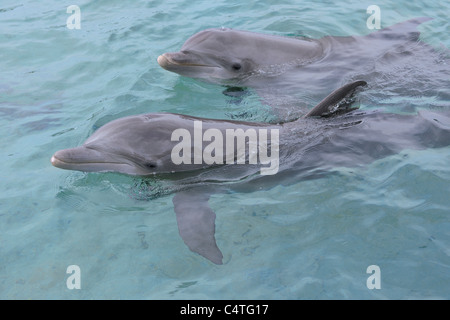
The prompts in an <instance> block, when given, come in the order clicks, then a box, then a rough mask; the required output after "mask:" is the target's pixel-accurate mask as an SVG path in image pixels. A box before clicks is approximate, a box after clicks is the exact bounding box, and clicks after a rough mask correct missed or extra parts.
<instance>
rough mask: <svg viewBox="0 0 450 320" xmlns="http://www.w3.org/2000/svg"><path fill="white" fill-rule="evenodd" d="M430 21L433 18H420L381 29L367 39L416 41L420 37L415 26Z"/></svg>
mask: <svg viewBox="0 0 450 320" xmlns="http://www.w3.org/2000/svg"><path fill="white" fill-rule="evenodd" d="M430 20H433V18H429V17H420V18H414V19H410V20H407V21H403V22H400V23H397V24H394V25H392V26H390V27H387V28H383V29H381V30H380V31H378V32H374V33H371V34H369V35H368V36H367V37H369V38H370V37H378V36H380V35H381V36H383V37H384V38H389V39H391V40H410V41H417V40H418V39H419V36H420V32H419V31H418V30H417V26H419V25H420V24H422V23H424V22H427V21H430Z"/></svg>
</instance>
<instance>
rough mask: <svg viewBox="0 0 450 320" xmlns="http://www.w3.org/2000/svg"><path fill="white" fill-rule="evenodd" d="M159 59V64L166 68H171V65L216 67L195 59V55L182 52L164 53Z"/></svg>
mask: <svg viewBox="0 0 450 320" xmlns="http://www.w3.org/2000/svg"><path fill="white" fill-rule="evenodd" d="M157 61H158V64H159V65H160V66H161V67H162V68H164V69H170V68H171V67H207V68H214V67H216V66H212V65H208V64H205V63H201V62H199V61H195V59H194V58H193V57H190V56H189V55H187V54H185V53H182V52H173V53H170V52H168V53H164V54H162V55H160V56H159V57H158V59H157Z"/></svg>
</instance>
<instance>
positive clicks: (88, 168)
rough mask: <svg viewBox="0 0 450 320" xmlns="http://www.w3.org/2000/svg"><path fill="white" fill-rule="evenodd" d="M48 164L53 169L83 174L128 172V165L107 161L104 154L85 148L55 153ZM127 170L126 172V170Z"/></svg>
mask: <svg viewBox="0 0 450 320" xmlns="http://www.w3.org/2000/svg"><path fill="white" fill-rule="evenodd" d="M50 162H51V163H52V165H53V166H54V167H57V168H60V169H66V170H77V171H85V172H111V171H119V172H128V171H130V169H129V168H130V165H129V164H127V163H125V162H118V161H114V160H112V159H108V157H107V156H105V154H104V153H102V152H99V151H97V150H94V149H89V148H86V147H83V146H81V147H76V148H72V149H64V150H59V151H57V152H56V153H55V154H54V155H53V156H52V158H51V159H50ZM127 169H128V170H127Z"/></svg>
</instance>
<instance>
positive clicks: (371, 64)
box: [157, 18, 450, 119]
mask: <svg viewBox="0 0 450 320" xmlns="http://www.w3.org/2000/svg"><path fill="white" fill-rule="evenodd" d="M428 20H430V19H429V18H417V19H412V20H409V21H405V22H402V23H398V24H396V25H393V26H391V27H389V28H385V29H382V30H380V31H376V32H372V33H370V34H369V35H367V36H346V37H344V36H341V37H334V36H325V37H323V38H320V39H309V38H299V37H284V36H276V35H267V34H260V33H255V32H249V31H241V30H234V29H227V28H221V29H207V30H204V31H201V32H199V33H197V34H195V35H193V36H192V37H190V38H189V39H188V40H187V41H186V42H185V43H184V44H183V46H182V47H181V50H180V51H179V52H168V53H164V54H162V55H160V56H159V57H158V59H157V60H158V63H159V65H160V66H161V67H162V68H164V69H166V70H168V71H172V72H175V73H178V74H180V75H183V76H186V77H191V78H196V79H200V80H203V81H206V82H211V83H216V84H221V85H226V86H238V87H249V88H252V89H255V90H256V91H257V93H258V95H260V96H261V97H262V98H263V100H264V102H265V103H266V104H268V105H270V106H271V107H272V108H273V109H275V110H277V111H278V113H280V114H283V113H285V110H284V109H288V107H289V106H295V108H296V110H295V111H294V112H297V111H299V110H301V109H299V108H298V107H299V104H298V101H299V96H298V94H299V92H300V93H301V94H302V95H303V96H302V97H301V100H302V101H305V100H307V99H312V100H316V99H318V98H319V97H323V96H324V95H325V94H326V93H328V92H330V91H331V90H333V88H335V86H336V83H346V82H350V81H352V79H361V80H365V81H366V82H369V83H371V87H372V89H374V92H376V93H374V95H375V94H376V95H380V96H381V97H382V98H386V97H391V96H398V95H405V94H407V95H408V96H418V95H420V96H433V97H435V96H440V98H439V99H442V100H443V101H446V100H447V99H445V97H442V95H443V94H446V95H449V94H450V93H448V88H449V87H450V63H449V61H448V57H445V54H444V53H439V52H437V51H436V50H434V49H433V48H431V47H430V46H428V45H426V44H425V43H424V42H422V41H419V35H420V33H419V32H418V31H417V26H418V25H419V24H421V23H423V22H426V21H428ZM379 79H383V81H380V80H379ZM416 88H421V90H420V93H419V92H417V89H416ZM408 91H410V92H408ZM446 92H447V93H446ZM409 93H411V94H409ZM379 98H380V97H373V99H374V101H377V102H379V101H380V99H379ZM302 107H306V105H304V106H302ZM283 110H284V111H283ZM301 111H302V112H301V113H300V114H304V113H306V110H301ZM281 119H286V117H284V116H282V117H281Z"/></svg>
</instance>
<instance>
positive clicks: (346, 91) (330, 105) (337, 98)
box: [305, 81, 367, 118]
mask: <svg viewBox="0 0 450 320" xmlns="http://www.w3.org/2000/svg"><path fill="white" fill-rule="evenodd" d="M365 85H367V82H365V81H355V82H352V83H348V84H346V85H345V86H343V87H340V88H339V89H336V90H335V91H333V92H332V93H330V94H329V95H328V96H327V97H326V98H325V99H323V100H322V101H320V102H319V104H318V105H316V106H315V107H314V108H313V109H312V110H311V111H310V112H308V113H307V114H306V115H305V118H306V117H330V116H334V115H337V114H342V113H347V112H350V111H352V110H355V109H357V108H351V107H350V106H351V103H352V102H353V101H351V97H352V96H353V94H354V93H355V90H356V89H357V88H358V87H360V86H365ZM349 100H350V101H349Z"/></svg>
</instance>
